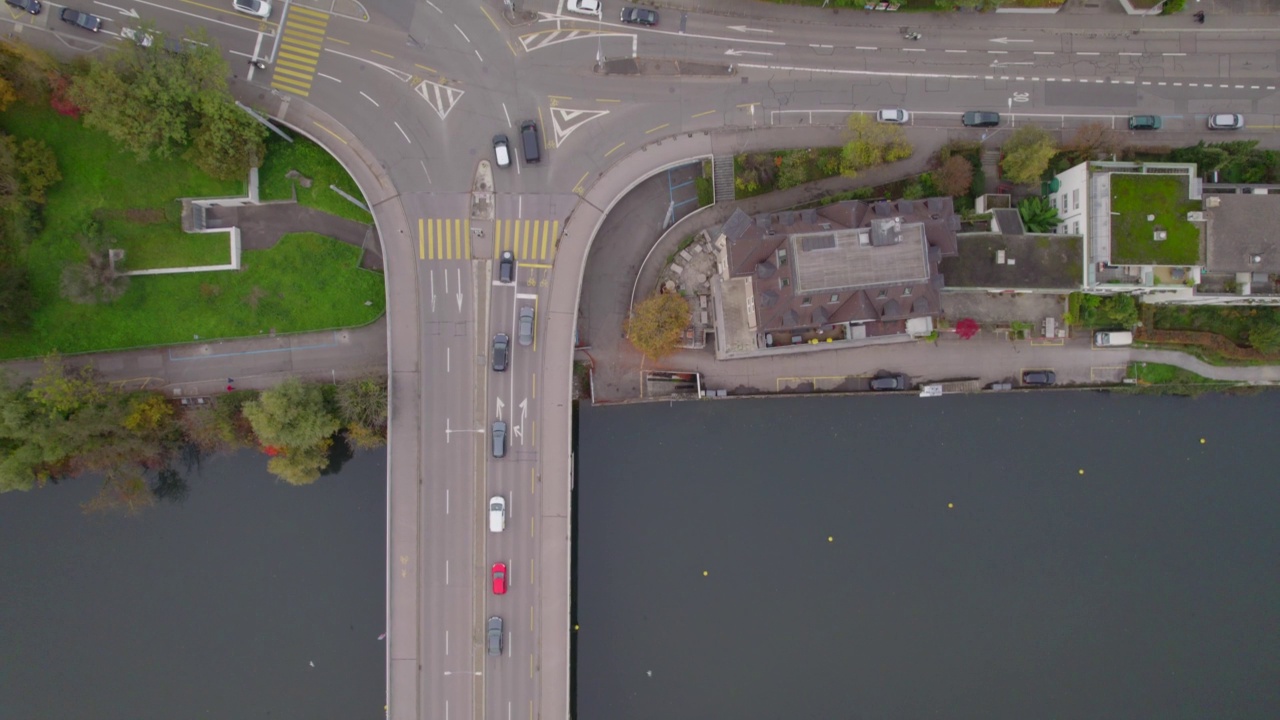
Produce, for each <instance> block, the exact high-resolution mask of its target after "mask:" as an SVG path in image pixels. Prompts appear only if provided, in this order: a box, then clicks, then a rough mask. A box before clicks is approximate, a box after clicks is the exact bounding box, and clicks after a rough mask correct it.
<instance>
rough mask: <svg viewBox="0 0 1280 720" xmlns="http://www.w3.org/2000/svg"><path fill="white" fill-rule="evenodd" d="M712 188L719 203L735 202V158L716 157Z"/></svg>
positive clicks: (712, 166)
mask: <svg viewBox="0 0 1280 720" xmlns="http://www.w3.org/2000/svg"><path fill="white" fill-rule="evenodd" d="M711 180H712V188H713V189H714V190H715V196H716V197H715V201H716V202H717V203H722V202H733V197H734V192H733V187H734V186H733V156H732V155H716V156H715V160H714V161H713V162H712V163H711Z"/></svg>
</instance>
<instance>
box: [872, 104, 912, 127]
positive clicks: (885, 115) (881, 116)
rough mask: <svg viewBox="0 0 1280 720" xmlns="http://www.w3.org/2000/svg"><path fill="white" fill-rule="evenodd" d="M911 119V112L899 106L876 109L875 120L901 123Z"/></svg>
mask: <svg viewBox="0 0 1280 720" xmlns="http://www.w3.org/2000/svg"><path fill="white" fill-rule="evenodd" d="M910 119H911V113H909V112H907V111H906V110H903V109H901V108H889V109H887V110H877V111H876V122H882V123H893V124H894V125H902V124H903V123H905V122H906V121H908V120H910Z"/></svg>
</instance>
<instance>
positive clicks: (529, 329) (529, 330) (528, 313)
mask: <svg viewBox="0 0 1280 720" xmlns="http://www.w3.org/2000/svg"><path fill="white" fill-rule="evenodd" d="M516 339H517V340H519V341H520V344H521V345H532V344H533V308H531V307H529V306H528V305H524V306H522V307H521V308H520V322H518V323H516Z"/></svg>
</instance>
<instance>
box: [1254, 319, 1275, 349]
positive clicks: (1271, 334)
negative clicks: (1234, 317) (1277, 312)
mask: <svg viewBox="0 0 1280 720" xmlns="http://www.w3.org/2000/svg"><path fill="white" fill-rule="evenodd" d="M1249 344H1250V345H1252V346H1253V347H1254V349H1255V350H1257V351H1258V352H1261V353H1266V354H1267V355H1274V354H1276V353H1278V352H1280V323H1276V322H1275V321H1274V320H1273V319H1272V318H1271V317H1270V316H1268V315H1263V316H1262V317H1259V318H1255V319H1254V320H1253V322H1252V323H1251V324H1250V326H1249Z"/></svg>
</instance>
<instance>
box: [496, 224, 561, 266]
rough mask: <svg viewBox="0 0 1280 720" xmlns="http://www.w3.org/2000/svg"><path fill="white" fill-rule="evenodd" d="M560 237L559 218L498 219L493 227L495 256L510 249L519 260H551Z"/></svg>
mask: <svg viewBox="0 0 1280 720" xmlns="http://www.w3.org/2000/svg"><path fill="white" fill-rule="evenodd" d="M559 238H560V221H559V220H497V221H495V222H494V228H493V256H494V257H498V256H499V255H500V254H502V252H503V251H506V250H510V251H511V252H512V253H513V254H514V255H515V256H516V259H517V260H523V261H525V262H532V261H539V262H551V259H552V258H553V257H555V254H556V245H557V244H558V242H557V241H558V240H559Z"/></svg>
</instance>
